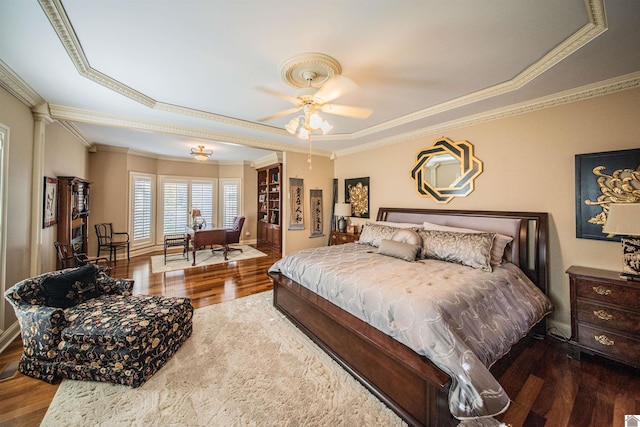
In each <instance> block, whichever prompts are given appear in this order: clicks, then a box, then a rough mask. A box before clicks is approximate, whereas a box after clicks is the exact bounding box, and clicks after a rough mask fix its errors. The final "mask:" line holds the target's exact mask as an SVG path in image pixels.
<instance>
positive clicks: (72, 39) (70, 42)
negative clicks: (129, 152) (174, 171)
mask: <svg viewBox="0 0 640 427" xmlns="http://www.w3.org/2000/svg"><path fill="white" fill-rule="evenodd" d="M38 3H40V7H41V8H42V10H43V11H44V13H45V15H46V16H47V19H49V22H50V23H51V26H52V27H53V30H54V31H55V32H56V34H57V35H58V38H59V39H60V41H61V42H62V45H63V47H64V49H65V50H66V51H67V54H68V55H69V58H70V59H71V61H72V62H73V64H74V66H75V67H76V69H77V70H78V73H79V74H80V75H81V76H83V77H85V78H87V79H89V80H92V81H93V82H95V83H97V84H99V85H101V86H104V87H105V88H107V89H109V90H111V91H113V92H116V93H119V94H120V95H123V96H126V97H127V98H129V99H131V100H133V101H135V102H137V103H140V104H142V105H144V106H146V107H149V108H151V109H154V110H158V111H166V112H169V113H175V114H180V115H184V116H189V117H196V118H202V119H206V120H211V121H215V122H220V123H226V124H229V125H234V126H240V127H244V128H249V129H257V130H260V131H262V132H270V133H276V134H281V135H286V131H285V130H284V129H279V128H276V127H274V126H268V125H263V124H261V123H254V122H249V121H246V120H240V119H236V118H233V117H228V116H222V115H219V114H215V113H210V112H207V111H202V110H196V109H193V108H188V107H184V106H180V105H174V104H168V103H164V102H159V101H157V100H155V99H153V98H151V97H150V96H147V95H145V94H143V93H141V92H139V91H137V90H135V89H133V88H131V87H129V86H127V85H125V84H124V83H121V82H119V81H118V80H116V79H114V78H112V77H110V76H108V75H106V74H104V73H102V72H100V71H98V70H96V69H95V68H93V67H91V64H89V60H88V59H87V57H86V55H85V54H84V51H83V50H82V45H81V44H80V41H79V40H78V37H77V36H76V33H75V31H74V30H73V25H72V24H71V21H70V20H69V17H68V16H67V14H66V12H65V10H64V7H63V6H62V3H61V2H60V0H38Z"/></svg>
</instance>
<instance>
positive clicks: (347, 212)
mask: <svg viewBox="0 0 640 427" xmlns="http://www.w3.org/2000/svg"><path fill="white" fill-rule="evenodd" d="M333 214H334V215H335V216H339V217H340V219H339V220H338V223H337V224H338V231H339V232H341V233H344V232H345V231H347V220H346V219H344V217H346V216H351V204H350V203H336V205H335V207H334V209H333Z"/></svg>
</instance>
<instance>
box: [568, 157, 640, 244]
mask: <svg viewBox="0 0 640 427" xmlns="http://www.w3.org/2000/svg"><path fill="white" fill-rule="evenodd" d="M575 168H576V171H575V174H576V184H575V185H576V200H575V204H576V237H578V238H582V239H596V240H610V241H618V242H619V241H620V236H616V235H607V234H606V233H603V231H602V227H603V226H604V224H605V222H606V221H607V214H608V212H609V205H610V204H611V203H639V202H640V149H631V150H619V151H608V152H601V153H588V154H577V155H576V157H575Z"/></svg>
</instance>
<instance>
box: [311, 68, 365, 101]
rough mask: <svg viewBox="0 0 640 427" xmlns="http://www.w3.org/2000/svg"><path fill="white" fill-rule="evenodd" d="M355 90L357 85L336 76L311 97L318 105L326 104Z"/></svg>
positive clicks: (345, 78)
mask: <svg viewBox="0 0 640 427" xmlns="http://www.w3.org/2000/svg"><path fill="white" fill-rule="evenodd" d="M357 88H358V85H357V84H356V83H355V82H354V81H353V80H351V79H350V78H348V77H345V76H342V75H337V76H335V77H333V78H332V79H330V80H328V81H327V82H326V83H325V84H323V85H322V86H321V87H320V89H318V91H317V92H316V93H315V94H314V95H313V97H314V98H315V99H317V100H318V101H319V102H318V103H319V104H326V103H327V102H331V101H333V100H334V99H336V98H339V97H341V96H342V95H344V94H346V93H347V92H351V91H352V90H355V89H357Z"/></svg>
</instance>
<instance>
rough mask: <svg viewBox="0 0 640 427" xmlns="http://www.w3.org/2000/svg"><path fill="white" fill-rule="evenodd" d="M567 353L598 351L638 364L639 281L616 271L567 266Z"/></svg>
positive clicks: (576, 354)
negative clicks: (568, 293) (622, 275)
mask: <svg viewBox="0 0 640 427" xmlns="http://www.w3.org/2000/svg"><path fill="white" fill-rule="evenodd" d="M567 274H569V281H570V286H571V289H570V293H571V340H570V341H569V344H570V346H571V348H570V354H569V355H570V356H571V357H573V358H574V359H578V360H579V359H580V352H586V353H592V354H598V355H600V356H604V357H607V358H609V359H612V360H616V361H618V362H622V363H625V364H627V365H631V366H634V367H636V368H639V367H640V283H639V282H634V281H627V280H624V279H620V276H619V273H617V272H613V271H607V270H598V269H595V268H588V267H577V266H571V267H570V268H569V269H568V270H567Z"/></svg>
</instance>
